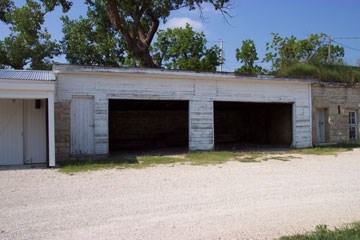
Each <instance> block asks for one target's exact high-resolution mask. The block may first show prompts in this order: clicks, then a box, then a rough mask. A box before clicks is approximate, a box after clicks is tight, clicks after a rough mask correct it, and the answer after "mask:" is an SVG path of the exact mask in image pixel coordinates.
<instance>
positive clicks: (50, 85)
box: [0, 79, 55, 166]
mask: <svg viewBox="0 0 360 240" xmlns="http://www.w3.org/2000/svg"><path fill="white" fill-rule="evenodd" d="M54 91H55V82H54V81H32V80H14V79H11V80H9V79H0V101H12V100H15V99H16V101H21V102H24V101H25V102H26V101H27V100H35V99H42V100H43V101H45V100H47V101H48V116H47V117H48V126H49V128H48V153H49V155H48V156H46V159H48V160H49V166H55V137H54V136H55V130H54ZM44 107H45V105H44ZM44 110H45V109H44ZM24 111H25V109H24V108H22V114H23V112H24ZM0 114H1V113H0ZM44 118H45V121H46V115H44ZM20 120H21V121H22V127H21V128H17V130H21V131H22V132H23V131H24V130H25V129H24V125H25V123H26V121H25V119H24V116H22V117H21V118H20V117H19V121H20ZM41 121H42V123H43V120H41ZM42 123H41V124H42ZM39 124H40V123H39ZM31 127H34V128H35V129H36V128H39V127H38V126H31ZM31 127H30V126H29V127H28V128H31ZM45 127H46V124H45ZM11 134H12V135H14V136H15V135H16V132H15V131H12V133H11ZM23 134H25V133H23ZM24 137H25V136H24ZM31 141H33V143H35V141H36V140H34V139H33V140H31ZM21 145H22V148H21V149H20V148H19V149H17V153H16V154H20V152H21V162H20V161H17V162H16V164H22V163H23V162H24V160H26V158H25V152H24V146H26V141H24V140H22V144H21ZM2 146H4V145H2ZM38 147H39V146H38ZM43 147H44V148H45V149H46V146H42V147H41V148H43ZM39 148H40V147H39ZM34 151H36V150H34ZM12 154H15V152H14V151H13V153H12ZM29 154H30V153H29ZM41 161H42V160H41ZM12 162H13V163H12V164H15V162H14V161H12ZM1 164H2V163H1V162H0V165H1Z"/></svg>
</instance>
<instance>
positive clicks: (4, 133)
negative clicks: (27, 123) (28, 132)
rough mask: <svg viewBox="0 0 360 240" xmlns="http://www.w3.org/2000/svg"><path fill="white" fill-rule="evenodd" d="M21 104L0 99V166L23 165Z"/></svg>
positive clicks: (21, 101) (16, 101)
mask: <svg viewBox="0 0 360 240" xmlns="http://www.w3.org/2000/svg"><path fill="white" fill-rule="evenodd" d="M23 104H24V101H23V100H11V99H9V100H4V99H0V165H13V164H23V160H24V152H23V149H24V141H23Z"/></svg>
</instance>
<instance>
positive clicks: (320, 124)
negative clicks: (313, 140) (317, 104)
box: [316, 109, 325, 143]
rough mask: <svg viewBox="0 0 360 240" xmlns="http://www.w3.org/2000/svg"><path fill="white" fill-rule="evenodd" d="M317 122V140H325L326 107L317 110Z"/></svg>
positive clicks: (319, 141)
mask: <svg viewBox="0 0 360 240" xmlns="http://www.w3.org/2000/svg"><path fill="white" fill-rule="evenodd" d="M316 124H317V142H318V143H324V142H325V111H324V109H321V110H318V111H317V112H316Z"/></svg>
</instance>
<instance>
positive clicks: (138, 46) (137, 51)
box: [127, 39, 159, 68]
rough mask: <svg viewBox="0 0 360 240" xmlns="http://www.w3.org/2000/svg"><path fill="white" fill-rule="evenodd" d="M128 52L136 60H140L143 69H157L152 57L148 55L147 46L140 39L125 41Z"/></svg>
mask: <svg viewBox="0 0 360 240" xmlns="http://www.w3.org/2000/svg"><path fill="white" fill-rule="evenodd" d="M127 44H128V50H129V51H130V53H131V54H132V55H133V56H134V57H135V58H136V59H137V60H140V61H141V62H142V63H143V64H144V67H148V68H159V65H157V64H156V63H155V62H154V60H153V58H152V56H151V55H150V50H149V46H148V45H147V44H146V43H144V42H143V41H142V40H140V39H129V41H127Z"/></svg>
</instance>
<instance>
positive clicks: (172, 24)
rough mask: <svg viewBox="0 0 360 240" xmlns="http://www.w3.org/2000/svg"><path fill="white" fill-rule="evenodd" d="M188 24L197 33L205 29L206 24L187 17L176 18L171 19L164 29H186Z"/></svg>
mask: <svg viewBox="0 0 360 240" xmlns="http://www.w3.org/2000/svg"><path fill="white" fill-rule="evenodd" d="M186 23H189V24H190V26H191V27H192V28H193V30H195V31H200V30H203V29H204V24H203V23H202V22H200V21H196V20H192V19H190V18H187V17H174V18H171V19H170V20H168V21H167V22H166V24H165V25H164V27H163V28H179V27H182V28H184V27H185V26H186Z"/></svg>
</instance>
